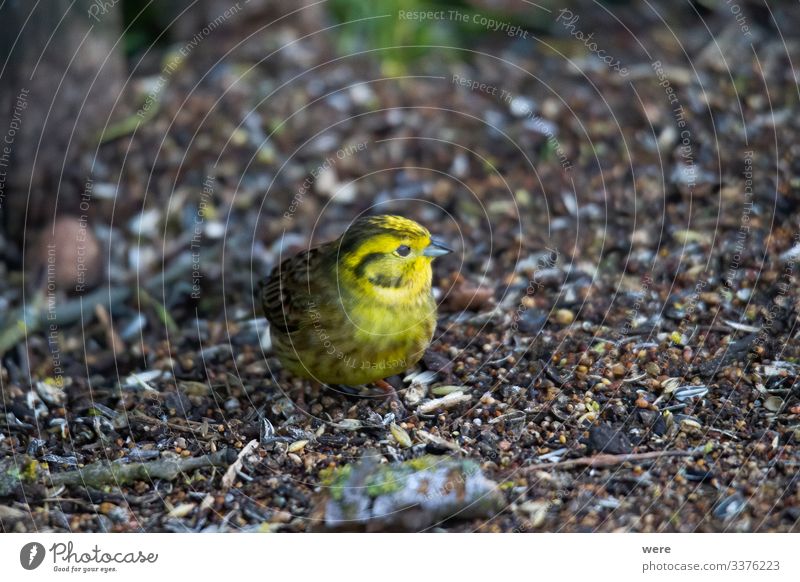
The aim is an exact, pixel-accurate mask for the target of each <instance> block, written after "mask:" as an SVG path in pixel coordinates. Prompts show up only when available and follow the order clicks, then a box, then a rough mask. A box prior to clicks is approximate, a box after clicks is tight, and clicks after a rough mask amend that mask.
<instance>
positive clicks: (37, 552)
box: [19, 542, 44, 570]
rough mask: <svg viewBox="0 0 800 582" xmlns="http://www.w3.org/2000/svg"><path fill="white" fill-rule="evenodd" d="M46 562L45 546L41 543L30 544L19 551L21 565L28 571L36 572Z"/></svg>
mask: <svg viewBox="0 0 800 582" xmlns="http://www.w3.org/2000/svg"><path fill="white" fill-rule="evenodd" d="M43 561H44V546H43V545H42V544H40V543H39V542H30V543H28V544H25V545H24V546H22V549H21V550H20V551H19V563H20V564H22V567H23V568H25V569H26V570H35V569H36V568H38V567H39V566H41V565H42V562H43Z"/></svg>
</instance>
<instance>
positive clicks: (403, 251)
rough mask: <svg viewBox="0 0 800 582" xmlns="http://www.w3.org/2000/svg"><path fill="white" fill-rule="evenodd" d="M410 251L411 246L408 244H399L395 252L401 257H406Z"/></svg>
mask: <svg viewBox="0 0 800 582" xmlns="http://www.w3.org/2000/svg"><path fill="white" fill-rule="evenodd" d="M410 252H411V247H410V246H408V245H400V246H399V247H397V254H398V255H400V256H401V257H407V256H408V255H409V253H410Z"/></svg>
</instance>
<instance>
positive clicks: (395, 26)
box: [328, 0, 540, 74]
mask: <svg viewBox="0 0 800 582" xmlns="http://www.w3.org/2000/svg"><path fill="white" fill-rule="evenodd" d="M328 9H329V11H330V14H331V15H332V17H333V19H334V20H335V21H336V22H337V23H340V24H341V26H339V27H337V29H336V32H335V33H334V36H335V37H336V39H337V43H338V48H339V51H340V52H341V53H343V54H351V53H354V52H359V51H369V50H375V54H374V56H375V57H376V58H378V59H379V60H380V62H381V64H382V67H383V69H384V73H386V74H401V73H403V72H405V71H406V70H407V68H408V65H409V64H411V63H412V62H414V61H416V60H417V59H419V58H420V57H422V56H424V55H428V54H430V50H429V49H426V48H425V47H426V46H431V45H435V46H452V47H456V48H471V47H472V46H473V43H474V40H475V39H476V38H478V37H482V36H487V35H497V34H498V33H496V32H491V31H490V30H488V29H487V28H486V27H484V26H481V25H480V24H477V23H475V22H474V21H473V18H472V17H473V15H475V14H477V13H478V10H476V9H475V8H474V7H473V6H471V5H470V4H468V3H467V2H466V1H464V0H380V1H377V0H330V1H329V2H328ZM401 10H402V11H405V12H411V13H422V12H427V11H444V12H445V18H437V19H428V20H422V21H418V20H412V19H405V18H399V16H398V15H399V12H400V11H401ZM449 10H457V11H458V12H459V13H460V14H461V15H464V16H466V18H456V19H451V18H449V13H448V11H449ZM480 13H481V14H483V15H486V16H489V17H496V18H497V19H498V20H502V21H504V22H509V23H511V24H520V25H522V26H524V27H527V28H528V29H538V28H540V27H539V26H538V24H537V23H536V22H535V21H534V22H532V21H531V20H530V19H525V20H524V21H520V16H519V15H514V14H499V15H493V14H491V13H489V12H487V11H485V10H482V11H480ZM501 36H502V34H501ZM436 55H437V59H442V58H448V59H452V60H467V59H468V58H469V53H468V52H465V51H460V50H453V51H446V50H440V51H437V53H436Z"/></svg>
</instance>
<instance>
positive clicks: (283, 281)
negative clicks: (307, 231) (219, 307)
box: [260, 248, 322, 333]
mask: <svg viewBox="0 0 800 582" xmlns="http://www.w3.org/2000/svg"><path fill="white" fill-rule="evenodd" d="M321 255H322V252H321V251H320V249H319V248H314V249H310V250H307V251H303V252H302V253H299V254H297V255H295V256H293V257H291V258H288V259H286V260H285V261H283V262H282V263H281V264H280V265H278V266H277V267H275V269H273V271H272V273H271V274H270V276H269V277H268V278H267V279H266V280H265V281H263V282H262V283H261V285H260V287H261V288H260V296H261V306H262V308H263V309H264V315H266V317H267V320H268V321H269V323H270V325H272V326H273V327H274V328H276V329H279V330H280V331H282V332H284V333H292V332H295V331H297V330H299V329H300V328H302V327H304V326H305V325H307V323H308V321H309V311H310V309H313V305H311V304H310V301H311V298H312V297H314V296H316V291H315V290H316V289H317V287H318V285H319V280H318V279H319V277H320V276H322V269H321V265H320V262H321V259H322V256H321Z"/></svg>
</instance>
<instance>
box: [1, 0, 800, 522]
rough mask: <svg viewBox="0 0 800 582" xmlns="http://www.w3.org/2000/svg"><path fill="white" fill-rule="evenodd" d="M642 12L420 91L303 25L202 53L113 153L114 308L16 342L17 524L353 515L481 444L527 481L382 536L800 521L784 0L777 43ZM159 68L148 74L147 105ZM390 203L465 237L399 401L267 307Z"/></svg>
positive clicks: (735, 29) (429, 76) (5, 489)
mask: <svg viewBox="0 0 800 582" xmlns="http://www.w3.org/2000/svg"><path fill="white" fill-rule="evenodd" d="M596 10H599V9H596ZM637 10H641V11H644V9H643V8H641V9H637ZM759 14H760V13H759ZM629 16H630V18H634V17H639V18H640V20H639V21H638V28H637V29H636V31H637V33H636V36H631V35H628V34H625V33H624V30H623V32H620V31H619V30H617V29H616V28H612V26H616V27H617V28H619V25H616V24H614V22H613V21H611V20H609V17H608V16H607V15H605V14H595V15H594V19H593V14H591V13H584V14H582V18H581V19H580V20H578V21H574V22H573V23H572V25H569V19H568V18H566V17H564V18H561V20H560V21H556V22H555V23H554V24H553V26H552V29H551V35H550V36H545V37H538V42H537V41H534V40H532V39H530V38H528V39H523V38H520V37H517V38H508V37H505V36H502V35H501V36H493V35H489V36H486V37H485V38H484V40H483V41H481V42H480V43H477V44H476V45H475V46H474V47H472V50H474V51H476V52H474V53H471V54H470V55H469V56H468V58H460V59H456V58H455V57H456V56H457V55H455V54H447V53H458V52H463V51H457V50H453V51H446V50H440V51H430V55H428V56H426V57H425V58H423V59H421V60H419V61H415V62H414V63H413V64H412V65H410V66H409V70H408V71H407V72H406V73H404V74H403V75H404V76H403V78H387V77H389V76H390V75H387V74H386V72H385V70H381V66H380V64H379V63H376V62H375V61H373V60H371V59H372V57H371V56H369V55H367V56H362V57H351V58H347V59H343V60H334V61H329V59H330V58H332V57H331V56H330V55H332V54H334V53H333V49H332V45H333V41H332V39H331V38H330V37H326V36H316V37H314V38H313V39H309V40H306V41H304V42H297V43H294V44H292V43H291V40H292V39H293V38H296V36H297V34H298V33H297V32H296V31H294V30H293V29H292V28H291V26H289V25H286V26H281V27H277V28H276V30H275V32H274V33H273V34H271V35H255V36H254V37H252V38H250V40H248V41H246V42H244V43H242V44H240V45H238V46H236V48H235V49H234V50H232V51H231V52H230V53H229V54H227V56H225V57H224V58H223V59H221V60H218V59H220V57H221V56H222V55H223V54H225V52H224V51H225V50H227V49H228V48H230V47H233V46H234V42H233V40H232V39H229V38H227V37H225V36H223V35H222V34H221V33H220V36H219V39H218V40H219V42H214V43H210V42H207V43H204V44H202V45H201V46H200V47H198V49H197V50H196V51H195V52H194V53H193V54H192V56H191V59H188V60H187V61H186V62H184V63H183V64H182V65H181V66H180V67H177V69H176V71H175V72H174V73H171V74H170V75H169V76H168V79H167V83H166V85H165V88H164V89H163V95H162V96H161V98H160V103H159V106H158V110H157V111H156V112H155V114H154V115H153V116H152V118H150V119H149V120H148V121H147V122H145V123H142V124H141V125H140V126H139V127H138V128H137V129H136V130H135V131H133V133H131V134H127V135H122V136H121V137H117V138H115V139H108V140H107V141H106V142H105V143H104V144H103V145H102V146H101V147H100V150H99V154H98V159H99V163H96V165H95V169H94V173H93V174H92V180H93V182H92V187H93V194H92V201H91V205H92V219H93V223H92V224H93V225H94V226H93V231H94V235H95V236H96V239H97V245H98V248H100V249H104V250H102V252H98V253H97V257H96V258H95V259H94V261H95V263H94V264H93V267H92V269H93V271H94V272H95V273H101V274H102V276H101V277H97V279H98V281H99V283H98V284H99V285H100V287H98V289H100V291H99V292H98V293H99V295H89V296H84V298H83V302H84V305H83V311H81V310H80V307H81V304H80V301H81V300H80V299H79V298H77V297H75V296H74V295H69V294H66V293H64V294H62V295H59V300H58V301H59V303H58V304H59V308H60V309H62V310H63V311H62V312H61V314H60V319H59V320H58V325H57V326H56V328H55V332H52V331H51V328H45V327H41V326H40V327H39V328H38V329H37V328H32V329H31V330H30V333H29V334H28V335H27V338H26V341H20V342H16V343H13V345H11V346H5V347H4V348H5V349H7V351H6V353H5V355H4V356H3V360H2V364H3V367H2V370H1V373H2V383H1V385H2V396H3V405H4V407H5V408H4V413H5V414H4V415H3V417H2V418H0V469H2V470H3V471H4V472H5V477H3V475H2V474H0V496H2V507H0V525H2V529H3V530H5V531H32V530H38V531H52V530H55V531H63V530H71V531H106V530H108V531H137V530H145V531H187V530H190V531H238V530H257V531H312V530H324V529H327V526H328V525H332V524H331V522H330V519H329V518H330V512H331V504H332V503H334V502H336V501H337V493H336V491H337V489H336V487H337V486H338V487H340V488H341V487H342V483H343V481H342V480H341V479H345V478H350V477H352V476H350V477H347V476H345V477H342V475H343V474H342V473H341V470H342V469H343V468H347V467H359V466H366V465H368V463H366V461H362V460H363V459H380V460H381V462H386V463H388V464H389V465H390V466H391V467H395V466H401V465H400V464H401V463H403V462H406V461H414V460H416V461H418V463H422V461H421V460H424V461H425V463H428V464H425V465H424V466H423V465H422V464H419V465H418V466H417V468H418V470H419V471H427V470H430V467H431V466H433V467H435V466H436V464H437V463H438V462H441V463H446V462H450V461H452V460H453V459H462V460H468V461H470V462H471V463H472V464H469V465H466V464H465V465H459V469H458V470H463V471H465V474H467V473H469V472H470V471H472V472H473V473H469V474H467V478H466V479H465V482H467V483H470V482H471V481H470V477H471V476H472V475H474V471H479V472H480V475H482V476H483V477H485V479H487V480H489V481H491V482H493V486H494V489H493V491H494V493H493V495H494V494H497V495H500V498H499V502H498V499H497V498H493V503H490V504H485V506H481V508H480V511H477V512H476V514H475V515H472V516H470V515H469V514H468V513H459V512H458V511H457V510H455V509H453V508H449V513H448V512H445V513H437V512H436V510H431V511H430V515H428V516H427V517H429V519H426V518H425V516H423V517H422V518H421V519H419V520H417V521H411V522H405V523H404V524H398V523H396V522H393V521H391V519H388V518H387V517H386V516H380V515H379V516H377V517H376V518H375V519H371V520H367V521H366V522H364V523H357V524H352V525H353V526H354V527H356V528H366V529H403V528H411V529H422V530H446V531H497V532H508V531H557V532H560V531H572V532H575V531H578V532H586V531H668V532H692V531H702V532H707V531H797V529H798V520H800V490H799V489H798V477H797V475H798V472H797V467H798V463H800V454H799V450H800V449H798V446H799V445H800V389H798V386H799V385H800V384H798V382H797V380H798V375H800V359H799V358H800V342H798V339H797V334H798V331H797V329H796V322H797V309H798V301H797V295H796V293H795V284H796V279H797V274H796V269H797V268H798V267H797V266H796V263H795V261H796V259H797V257H800V230H798V221H799V220H800V211H799V210H798V200H799V199H800V166H798V163H797V161H796V159H795V158H796V156H795V155H794V154H795V152H794V150H795V149H796V146H795V145H794V144H796V143H797V142H798V140H799V138H800V136H799V135H798V131H799V129H800V125H798V124H799V123H800V122H798V119H800V117H799V116H798V115H797V103H798V97H799V96H800V93H798V91H797V86H796V72H795V71H794V69H793V68H792V63H797V62H800V44H799V43H798V42H797V40H796V39H795V38H793V37H788V36H787V37H786V38H782V37H781V36H780V35H778V34H777V31H776V29H775V28H774V26H775V24H774V22H773V21H772V20H771V19H770V18H769V17H767V16H765V17H764V18H762V19H761V20H756V19H754V20H753V21H752V22H750V23H749V24H750V26H751V27H752V34H751V35H750V36H749V37H748V36H746V35H745V34H744V33H743V32H742V30H741V27H740V23H738V22H737V21H736V20H735V19H734V18H733V16H732V15H730V14H720V13H718V14H716V15H715V18H713V19H710V23H711V24H710V25H711V26H712V30H713V35H712V34H710V33H709V31H708V30H706V28H705V25H704V23H703V22H701V21H700V19H699V16H694V15H686V14H677V15H676V16H674V20H671V21H669V22H670V23H671V25H672V27H673V28H667V27H666V26H665V25H664V23H663V22H661V21H660V20H659V19H658V18H656V16H654V15H653V13H652V12H649V13H647V14H645V13H644V12H642V14H637V12H636V11H634V10H632V14H630V15H629ZM762 16H763V15H762ZM551 18H559V15H558V14H557V13H555V12H554V13H553V14H552V16H551ZM776 18H777V17H776ZM782 19H783V16H781V20H780V21H781V22H782V23H783V22H784V20H782ZM569 26H572V29H570V28H569ZM796 29H797V27H794V28H793V30H796ZM581 30H582V31H584V32H585V33H586V34H589V33H590V32H592V31H595V32H596V35H595V37H594V40H595V41H596V43H597V44H598V45H602V47H601V48H602V49H603V50H604V51H606V54H608V55H615V59H616V55H619V57H620V58H622V60H623V62H625V64H626V65H625V66H626V69H625V71H626V73H625V74H624V75H623V74H622V72H621V71H620V70H618V69H617V70H615V67H614V66H612V65H608V64H607V63H606V62H605V61H602V60H600V59H599V58H598V55H597V54H596V52H592V49H591V48H590V47H589V45H588V44H586V43H583V42H580V38H578V37H577V36H576V34H575V31H581ZM781 30H783V31H785V30H789V28H784V27H783V25H782V26H781ZM612 31H613V33H612ZM672 33H674V34H675V36H673V34H672ZM751 43H752V46H753V48H752V49H751V48H750V46H751ZM282 47H283V48H282ZM276 49H281V50H280V51H279V52H277V53H275V54H274V55H273V56H271V57H270V58H269V59H266V60H265V56H266V55H267V54H269V53H271V52H272V51H273V50H276ZM723 55H725V56H726V57H728V58H727V60H725V59H723ZM568 57H569V58H570V59H571V61H570V64H567V61H565V59H566V58H568ZM157 66H158V65H157V63H156V67H157ZM384 69H385V67H384ZM157 76H158V73H156V78H157ZM148 79H149V81H150V84H148ZM473 81H474V82H475V83H477V85H476V84H475V83H473ZM152 82H153V77H152V76H150V77H147V76H146V75H142V76H135V77H134V79H133V81H132V85H131V101H132V105H131V109H130V111H129V113H130V114H131V115H135V114H136V103H139V102H141V98H143V97H144V96H146V95H147V94H148V90H149V89H148V88H149V87H151V86H152ZM137 96H138V99H139V100H138V101H137ZM93 153H94V152H87V167H88V165H90V164H91V162H92V159H91V158H92V156H93ZM326 160H327V161H326ZM313 174H316V177H315V178H309V177H310V176H312V175H313ZM306 180H309V182H308V185H307V186H304V182H305V181H306ZM78 191H81V189H80V188H79V189H78ZM115 194H116V197H115ZM376 210H379V211H381V212H393V213H400V214H403V215H405V216H408V217H410V218H414V219H416V220H418V221H419V222H421V223H423V224H425V225H427V226H429V227H430V228H431V230H433V231H435V233H436V234H437V235H438V236H439V237H441V238H443V239H445V240H448V241H450V242H451V243H452V244H453V245H454V246H455V247H456V249H457V252H456V253H453V254H452V255H450V256H447V257H444V258H443V259H440V260H437V263H436V265H435V274H434V284H435V293H436V296H437V298H438V299H439V301H440V320H439V325H438V328H437V333H436V337H435V340H434V342H433V344H432V346H431V348H430V350H429V352H428V353H427V355H426V356H425V358H424V360H423V362H421V363H420V364H419V365H418V366H417V367H416V368H414V369H411V370H409V371H408V373H407V375H406V376H403V377H395V378H391V379H389V381H390V382H391V383H392V384H394V385H395V387H396V388H397V389H398V392H399V394H400V405H397V403H394V404H392V403H390V402H388V401H386V400H385V399H383V398H382V397H379V396H378V395H373V394H367V395H364V394H356V393H353V394H351V393H348V392H346V391H342V390H338V391H337V390H327V389H323V390H320V389H318V388H315V387H312V386H310V385H308V384H307V383H304V382H301V381H298V380H296V379H292V378H290V377H289V376H288V375H286V374H285V373H284V372H283V371H282V370H281V369H280V365H279V364H278V363H277V361H276V360H275V359H274V358H272V357H271V354H270V353H269V345H268V343H269V342H268V338H267V334H266V332H265V323H264V320H263V319H262V314H261V312H260V308H259V306H257V305H255V304H254V301H253V294H252V289H253V287H254V284H255V282H256V281H257V280H258V278H260V277H263V276H265V275H266V274H267V273H268V272H269V270H270V268H271V267H272V266H273V265H274V264H275V262H276V260H277V258H278V257H279V256H280V255H281V254H282V253H283V254H286V253H291V252H295V251H297V250H301V249H303V248H306V247H307V246H309V245H310V244H313V243H314V242H319V241H325V240H330V239H332V238H334V237H336V236H338V234H340V233H341V232H342V230H343V229H344V228H345V227H346V226H347V224H348V223H349V222H350V221H351V220H352V219H353V218H354V217H355V216H357V215H358V214H359V213H362V212H367V211H376ZM70 220H73V221H74V220H77V218H70V217H69V213H67V215H66V217H65V221H66V226H65V227H64V229H65V232H66V231H68V229H69V228H70V224H69V221H70ZM64 236H68V235H64ZM72 236H74V235H72ZM109 249H110V250H109ZM36 257H37V255H34V260H36ZM39 260H40V262H41V263H42V264H44V263H45V259H44V258H43V257H42V256H39ZM8 269H9V272H7V273H5V276H4V277H3V278H0V279H3V280H2V281H0V294H2V295H3V297H5V298H6V300H7V302H8V304H9V305H11V306H21V296H20V292H19V290H18V289H16V287H15V286H14V282H15V281H18V280H19V278H20V273H19V272H18V271H15V269H14V267H13V265H11V266H10V267H8ZM61 277H62V279H63V280H64V281H68V280H69V277H70V274H69V273H65V274H62V275H61ZM62 285H63V286H64V287H66V284H64V283H63V282H62ZM109 286H110V289H111V291H112V293H109V291H108V288H109ZM29 293H30V294H31V295H28V302H29V303H30V304H33V305H34V306H35V305H37V304H36V302H35V300H32V299H31V297H36V296H37V295H36V294H35V293H36V290H33V291H29ZM38 296H39V297H42V295H41V294H40V295H38ZM43 301H46V297H45V299H44V300H43ZM38 305H40V306H41V307H42V309H44V303H41V304H38ZM5 327H8V324H6V326H5ZM53 338H54V339H53ZM54 346H56V347H55V348H54ZM56 355H57V359H56ZM214 455H216V456H214ZM625 455H630V456H629V457H626V456H625ZM431 456H433V457H431ZM202 458H206V459H208V461H207V463H206V464H207V466H200V465H198V466H192V467H191V469H190V470H189V469H186V470H184V471H183V472H178V473H175V474H169V471H167V472H166V473H165V474H163V475H162V474H161V473H159V472H158V471H156V472H155V473H153V472H150V473H144V474H136V475H130V476H122V475H121V474H119V473H114V472H113V471H111V469H108V468H106V471H107V473H108V474H107V475H105V476H103V473H102V471H101V474H100V476H99V477H97V478H96V479H95V478H94V477H92V478H86V477H85V476H84V478H83V479H82V480H70V479H71V478H70V477H66V478H64V477H62V478H61V481H59V477H58V476H59V475H61V474H64V473H67V472H68V471H70V470H73V469H75V468H77V467H81V466H83V467H87V466H92V467H102V463H103V462H106V461H111V460H117V459H121V460H122V462H120V463H118V464H117V465H112V467H114V466H116V467H119V466H129V467H130V466H139V463H142V462H154V463H159V462H173V461H174V462H175V463H174V464H175V466H178V465H179V464H180V462H186V461H187V460H192V459H202ZM432 458H433V459H434V460H433V461H430V459H432ZM437 458H440V459H441V461H438V460H437ZM92 463H100V464H99V465H91V464H92ZM360 463H361V465H359V464H360ZM431 463H432V465H431ZM406 466H416V465H406ZM448 466H449V465H448ZM348 470H349V469H348ZM353 471H356V469H353ZM365 471H366V469H365ZM9 475H10V476H11V478H10V479H9ZM15 479H16V481H15ZM344 483H345V485H344V486H345V487H348V485H347V483H349V482H344ZM494 484H496V486H495V485H494ZM472 493H473V492H471V489H470V488H469V487H465V488H464V491H463V492H462V495H461V497H465V498H466V503H468V504H469V503H472V501H473V499H472V498H471V497H470V495H472ZM386 494H387V492H386V491H382V490H381V491H372V492H367V493H364V495H369V496H371V497H372V498H373V499H374V498H377V497H380V496H381V495H386ZM481 495H483V493H479V494H478V496H479V497H480V496H481ZM439 497H440V498H441V499H445V498H446V497H447V496H446V495H444V494H442V495H440V496H439ZM435 502H436V496H434V498H433V503H434V504H435ZM451 516H452V519H447V518H448V517H451ZM326 518H328V522H327V525H326Z"/></svg>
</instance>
